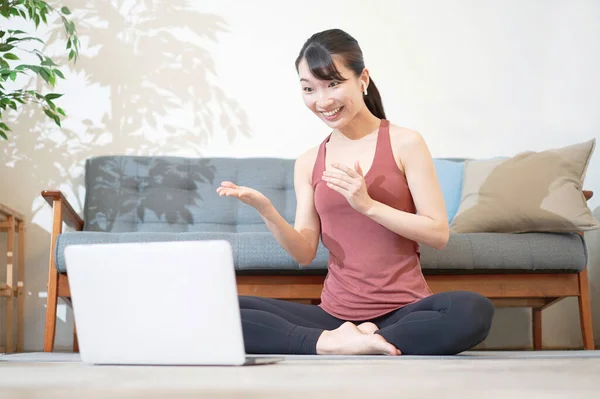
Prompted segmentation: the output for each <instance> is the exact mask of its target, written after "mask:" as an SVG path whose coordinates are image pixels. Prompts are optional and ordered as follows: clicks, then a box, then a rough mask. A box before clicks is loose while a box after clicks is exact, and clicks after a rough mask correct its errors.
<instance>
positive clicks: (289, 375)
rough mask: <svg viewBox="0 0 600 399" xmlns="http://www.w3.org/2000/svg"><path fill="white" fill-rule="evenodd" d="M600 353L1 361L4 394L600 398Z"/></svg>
mask: <svg viewBox="0 0 600 399" xmlns="http://www.w3.org/2000/svg"><path fill="white" fill-rule="evenodd" d="M599 392H600V357H598V356H596V357H580V358H572V357H570V358H567V357H563V358H525V359H524V358H502V359H489V358H483V359H481V358H480V359H470V358H466V359H465V358H461V359H405V360H401V359H399V358H398V359H391V358H389V357H386V358H380V359H372V358H368V359H364V360H356V359H354V360H331V359H324V360H314V359H313V360H286V361H284V362H282V363H279V364H274V365H262V366H247V367H132V366H124V367H115V366H87V365H83V364H81V363H74V362H71V363H25V362H0V398H33V397H35V398H86V399H88V398H89V399H95V398H200V397H202V398H311V399H312V398H320V397H325V398H361V399H366V398H393V397H406V398H409V397H418V398H461V399H465V398H477V399H480V398H486V399H487V398H503V399H504V398H528V399H531V398H544V399H547V398H598V397H599V396H598V393H599Z"/></svg>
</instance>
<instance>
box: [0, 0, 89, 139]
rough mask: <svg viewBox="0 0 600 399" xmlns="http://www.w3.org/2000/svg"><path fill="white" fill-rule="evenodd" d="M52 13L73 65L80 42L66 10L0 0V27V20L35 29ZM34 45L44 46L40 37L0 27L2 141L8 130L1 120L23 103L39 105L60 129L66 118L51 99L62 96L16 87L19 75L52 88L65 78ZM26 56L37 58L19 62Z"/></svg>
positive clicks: (30, 0) (28, 0)
mask: <svg viewBox="0 0 600 399" xmlns="http://www.w3.org/2000/svg"><path fill="white" fill-rule="evenodd" d="M52 14H57V15H58V17H59V18H60V21H61V22H62V25H63V26H64V30H65V33H66V45H65V47H66V50H67V51H68V61H73V62H76V61H77V57H78V55H79V44H80V43H79V39H78V38H77V32H76V30H75V24H74V23H73V22H72V21H70V20H69V19H68V17H67V16H68V15H70V14H71V12H70V10H69V9H68V8H67V7H62V8H60V9H58V8H54V7H52V6H50V5H49V4H48V3H47V2H46V1H42V0H0V26H2V25H5V24H2V23H1V21H2V19H5V20H8V19H11V18H17V19H22V20H24V21H31V22H33V23H34V24H35V27H36V29H37V28H38V27H39V25H40V24H42V23H43V24H48V17H51V16H52ZM23 25H25V24H23ZM33 43H35V44H36V45H37V43H41V45H42V46H41V47H42V49H43V47H44V46H45V44H46V43H45V42H44V41H43V40H42V39H41V38H39V37H36V36H35V35H32V34H28V33H27V32H25V31H23V30H19V29H5V28H3V27H0V137H2V138H3V139H5V140H6V139H8V137H7V134H8V132H9V131H11V129H10V127H9V126H8V125H7V124H6V123H4V122H3V120H2V119H3V117H4V115H5V111H8V110H9V109H12V110H14V111H17V110H18V108H19V107H20V106H21V105H23V104H28V103H36V104H39V106H40V107H42V109H43V111H44V113H45V114H46V115H47V116H48V117H49V118H50V119H52V120H53V121H54V122H55V123H56V124H57V125H58V126H59V127H60V121H61V117H64V116H66V113H65V111H64V110H63V109H62V108H60V107H58V106H56V104H55V103H54V100H56V99H57V98H59V97H61V96H62V94H58V93H52V92H50V93H45V94H43V93H41V92H39V91H37V90H31V89H28V88H26V87H18V85H17V79H18V77H19V76H20V75H29V76H35V75H37V76H39V77H41V78H42V79H43V80H44V81H45V82H46V83H47V84H48V85H49V86H50V87H52V88H53V87H54V86H55V84H56V79H57V78H60V79H64V78H65V77H64V75H63V73H62V72H61V71H60V70H59V69H58V67H59V65H58V64H56V63H55V62H54V61H53V60H52V59H51V58H50V57H48V56H46V55H45V54H44V53H43V51H41V50H40V49H39V48H35V47H33V48H32V46H31V44H33ZM38 47H39V45H38ZM28 53H29V54H33V55H35V57H32V59H36V58H37V60H36V62H35V63H31V62H25V61H23V60H22V59H21V58H22V57H23V56H26V55H27V54H28ZM30 58H31V57H30ZM15 86H16V87H15Z"/></svg>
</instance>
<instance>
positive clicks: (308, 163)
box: [260, 150, 321, 266]
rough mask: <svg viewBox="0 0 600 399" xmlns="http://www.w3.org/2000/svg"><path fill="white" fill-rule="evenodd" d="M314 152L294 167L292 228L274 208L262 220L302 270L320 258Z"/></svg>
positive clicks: (306, 155)
mask: <svg viewBox="0 0 600 399" xmlns="http://www.w3.org/2000/svg"><path fill="white" fill-rule="evenodd" d="M314 152H315V151H314V150H309V151H307V152H306V153H305V154H303V155H301V156H300V157H299V158H298V159H297V160H296V163H295V165H294V190H295V192H296V200H297V201H296V202H297V205H296V217H295V223H294V227H292V226H291V225H290V224H289V223H288V222H287V221H286V220H285V219H284V218H283V217H282V216H281V215H280V214H279V212H277V210H276V209H275V207H273V205H270V206H269V207H267V208H266V209H265V210H264V211H263V212H260V216H261V217H262V219H263V220H264V222H265V224H266V225H267V228H268V229H269V230H270V231H271V233H272V234H273V236H274V237H275V240H277V242H278V243H279V245H280V246H281V247H282V248H283V249H285V250H286V251H287V252H288V253H289V254H290V255H291V256H292V257H293V258H294V259H295V260H296V262H298V264H300V265H301V266H306V265H308V264H310V263H311V262H312V261H313V259H314V258H315V256H316V254H317V247H318V245H319V235H320V233H321V223H320V220H319V216H318V214H317V211H316V209H315V204H314V191H313V187H312V184H311V181H310V180H311V178H310V177H311V174H312V166H313V163H314V155H315V154H314Z"/></svg>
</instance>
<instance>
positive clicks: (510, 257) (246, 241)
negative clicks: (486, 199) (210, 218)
mask: <svg viewBox="0 0 600 399" xmlns="http://www.w3.org/2000/svg"><path fill="white" fill-rule="evenodd" d="M208 239H224V240H228V241H229V242H230V243H231V245H232V247H233V259H234V264H235V268H236V269H237V270H239V271H250V270H255V271H257V270H263V271H264V270H267V271H285V270H300V269H303V270H311V271H314V270H323V271H325V270H326V269H327V259H328V251H327V249H326V248H325V247H324V246H323V245H322V243H319V249H318V252H317V256H316V258H315V259H314V260H313V262H312V263H311V264H310V265H309V266H307V267H306V268H303V267H300V266H299V265H298V264H297V263H296V262H294V261H293V259H292V258H291V257H290V256H289V255H288V254H287V253H286V252H285V251H284V250H283V249H282V248H281V247H280V246H279V244H278V243H277V241H275V239H274V238H273V236H272V234H271V233H270V232H253V233H231V232H224V233H214V232H194V233H149V232H141V233H139V232H134V233H103V232H70V233H64V234H61V235H60V236H59V237H58V240H57V253H56V259H57V268H58V270H59V271H60V272H65V271H66V266H65V261H64V248H65V247H66V246H67V245H70V244H83V243H112V242H151V241H171V240H175V241H179V240H208ZM586 263H587V252H586V248H585V245H584V241H583V238H582V237H581V236H580V235H577V234H544V233H527V234H504V233H472V234H456V233H452V234H451V235H450V241H449V242H448V245H447V246H446V247H445V248H444V249H443V250H441V251H439V250H436V249H433V248H431V247H428V246H422V247H421V264H422V267H423V270H424V271H425V272H426V273H427V272H438V271H440V272H441V271H448V270H452V271H465V272H475V273H480V272H481V273H485V272H491V271H516V270H520V271H541V270H543V271H571V272H577V271H581V270H583V268H584V267H585V265H586ZM167 267H168V266H167Z"/></svg>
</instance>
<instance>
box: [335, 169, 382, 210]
mask: <svg viewBox="0 0 600 399" xmlns="http://www.w3.org/2000/svg"><path fill="white" fill-rule="evenodd" d="M331 166H332V167H333V168H334V169H335V170H333V171H325V172H323V180H324V181H325V182H326V183H327V187H329V188H331V189H332V190H335V191H337V192H338V193H340V194H342V195H343V196H344V197H345V198H346V200H348V203H349V204H350V206H351V207H352V208H354V209H355V210H356V211H358V212H360V213H362V214H363V215H364V214H365V213H366V212H367V211H368V210H369V209H370V208H371V207H372V206H373V202H374V200H373V199H372V198H371V197H370V196H369V193H368V192H367V184H366V183H365V177H364V176H363V172H362V169H361V168H360V165H359V163H358V161H356V162H354V169H352V168H349V167H347V166H345V165H340V164H332V165H331Z"/></svg>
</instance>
